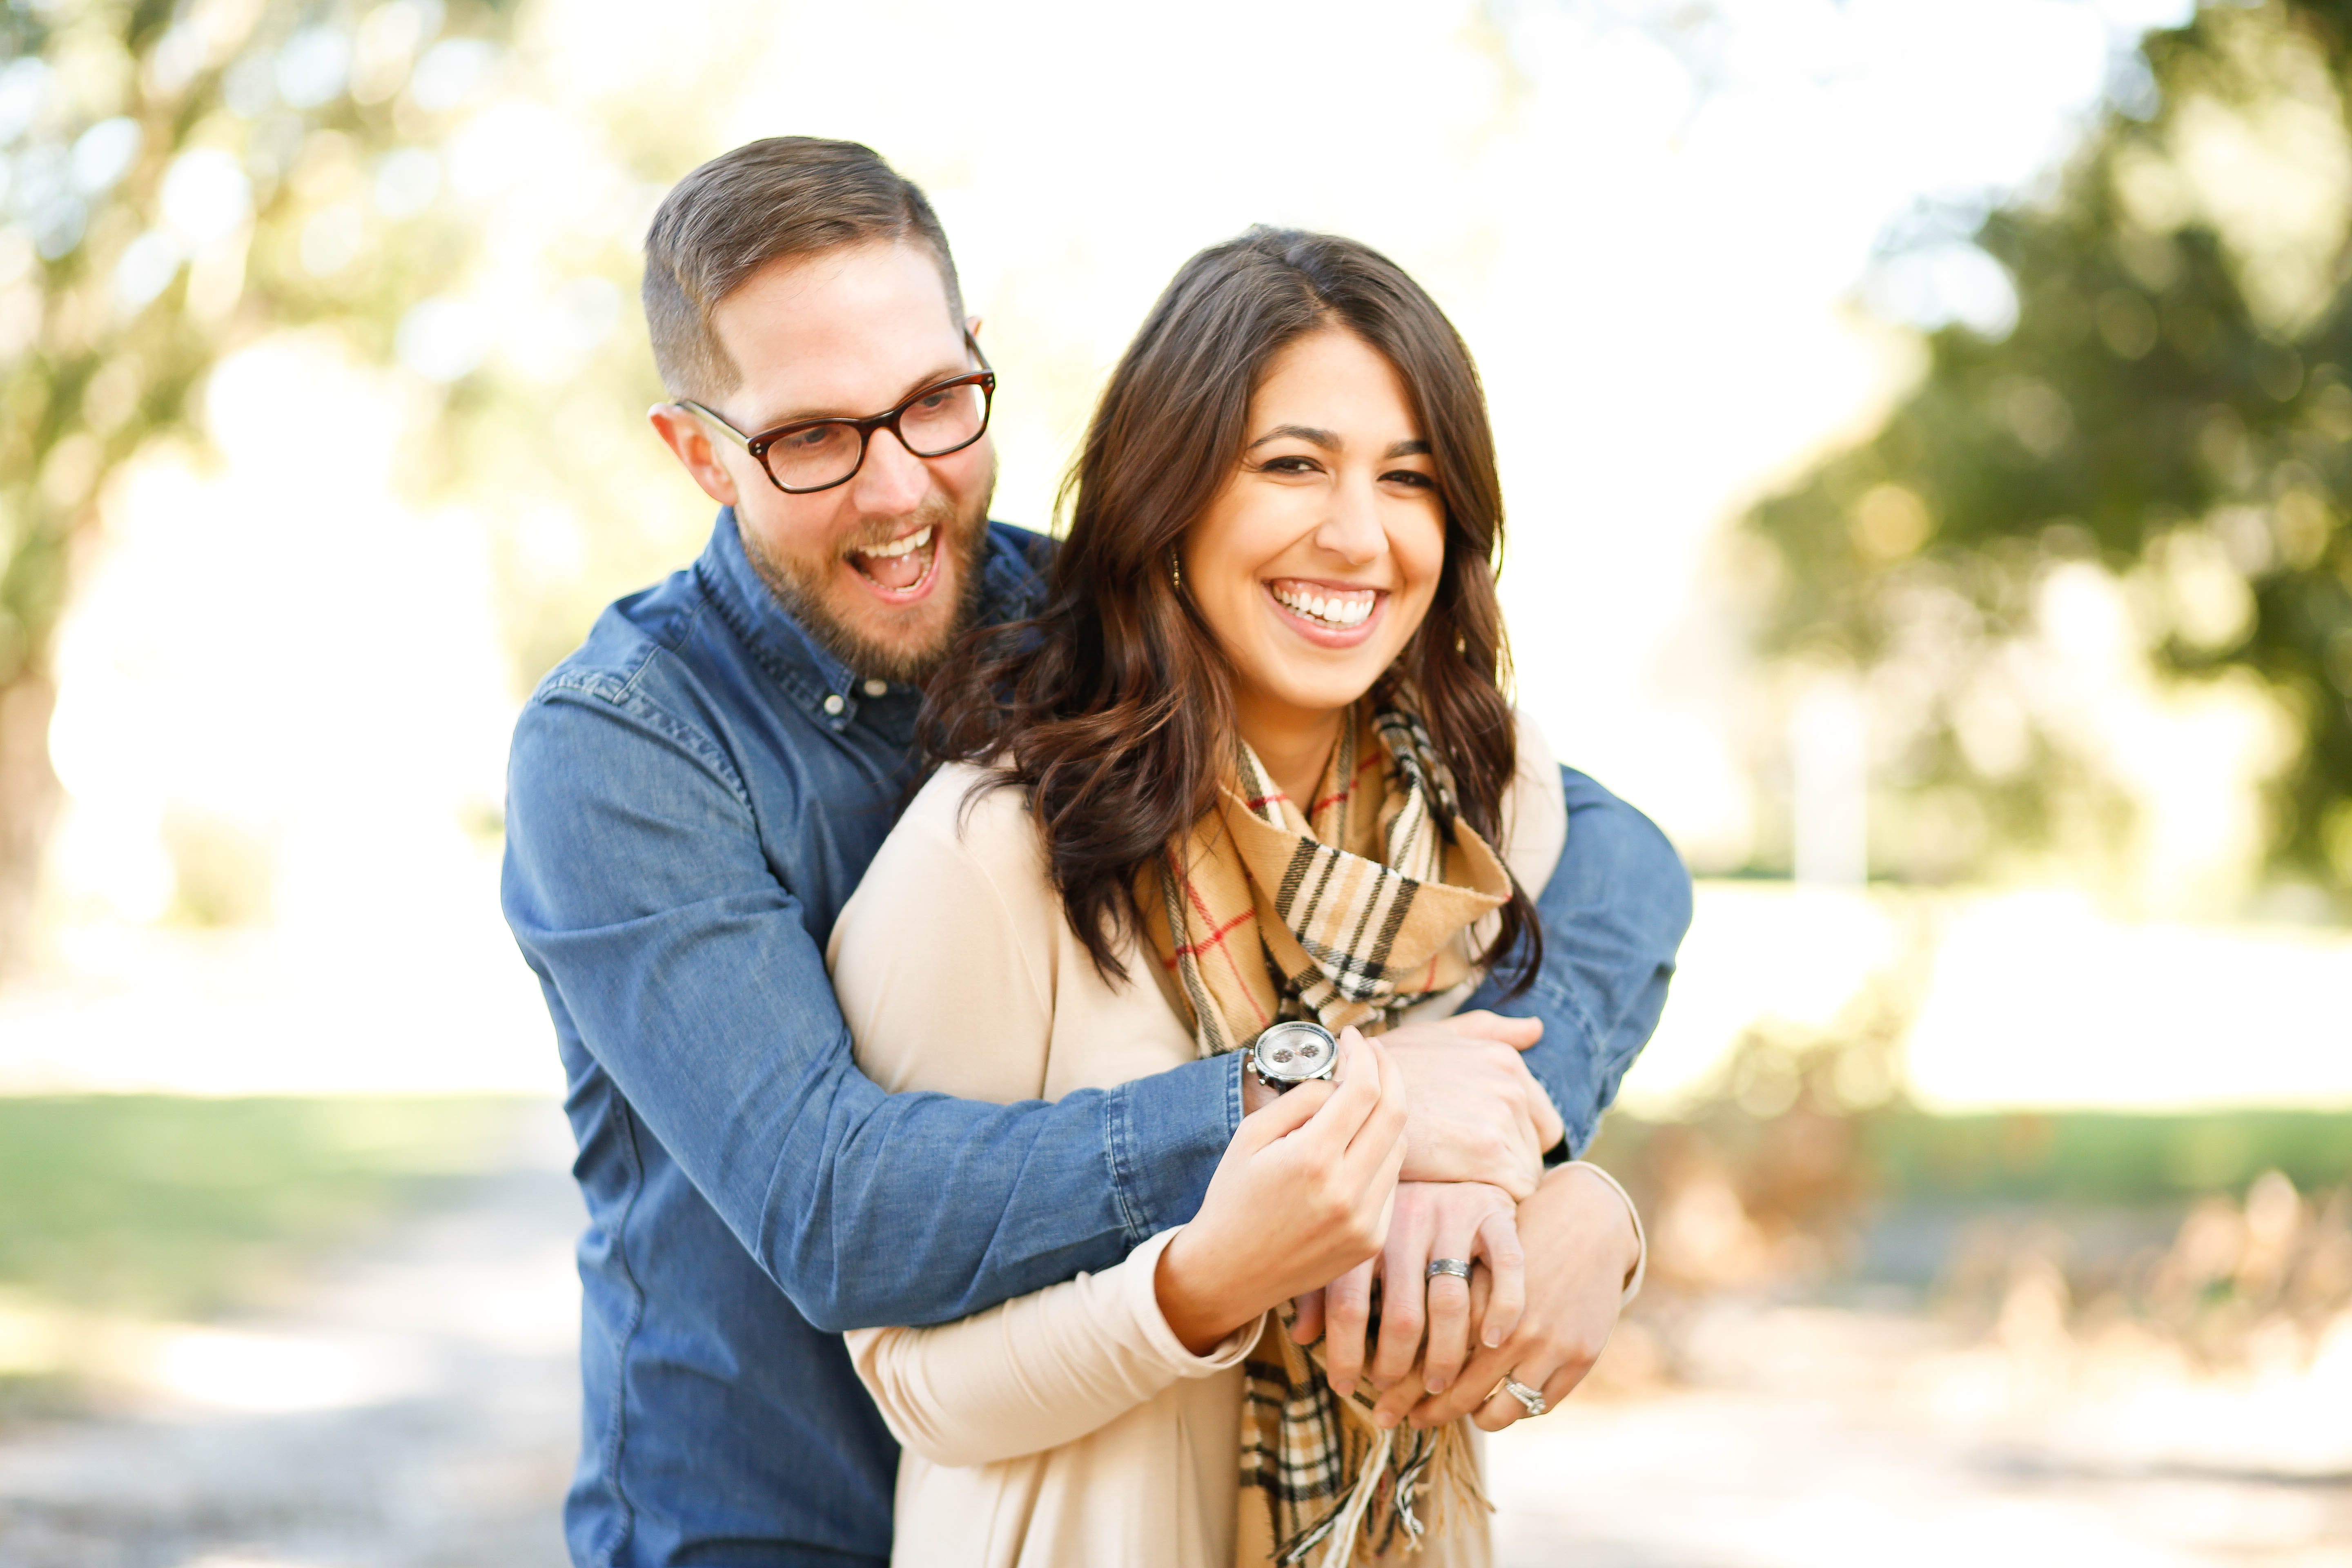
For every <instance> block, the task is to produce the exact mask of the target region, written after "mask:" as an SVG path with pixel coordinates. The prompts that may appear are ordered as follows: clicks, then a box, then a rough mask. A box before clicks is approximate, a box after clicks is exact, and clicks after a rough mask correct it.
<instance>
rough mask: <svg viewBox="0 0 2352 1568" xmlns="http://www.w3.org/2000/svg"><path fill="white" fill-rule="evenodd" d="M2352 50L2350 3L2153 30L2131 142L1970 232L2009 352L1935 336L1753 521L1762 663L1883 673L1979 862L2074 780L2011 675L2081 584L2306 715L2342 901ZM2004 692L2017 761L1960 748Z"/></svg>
mask: <svg viewBox="0 0 2352 1568" xmlns="http://www.w3.org/2000/svg"><path fill="white" fill-rule="evenodd" d="M2347 40H2352V6H2347V5H2343V4H2341V3H2329V4H2311V3H2307V0H2295V3H2294V4H2287V5H2280V4H2275V3H2273V4H2270V5H2260V6H2256V7H2253V8H2245V7H2241V6H2235V5H2214V6H2210V7H2209V8H2207V9H2205V10H2203V11H2202V12H2200V14H2199V15H2198V16H2196V17H2194V18H2193V19H2192V20H2191V21H2190V22H2189V25H2187V26H2184V27H2181V28H2179V29H2177V30H2174V31H2170V32H2164V33H2158V34H2152V35H2150V36H2149V37H2148V38H2147V42H2146V44H2145V46H2144V49H2143V53H2144V57H2145V59H2146V62H2147V67H2148V68H2149V71H2150V73H2151V76H2152V79H2153V81H2154V83H2155V87H2156V89H2157V96H2156V100H2155V102H2154V104H2153V106H2152V107H2150V108H2148V109H2147V113H2146V114H2145V117H2135V115H2134V114H2132V113H2129V112H2126V111H2125V110H2124V109H2122V108H2113V109H2110V110H2106V111H2105V114H2104V116H2103V118H2102V119H2101V120H2100V121H2099V122H2098V124H2097V126H2096V128H2095V131H2094V132H2093V133H2092V134H2091V136H2090V138H2089V140H2088V142H2087V143H2086V144H2085V146H2084V148H2083V149H2082V150H2081V152H2080V153H2079V154H2078V156H2077V157H2076V158H2075V159H2074V161H2073V162H2072V163H2071V164H2070V165H2069V167H2068V168H2067V170H2066V171H2065V173H2064V174H2063V179H2062V181H2061V183H2060V184H2059V186H2058V188H2057V189H2056V191H2055V193H2054V194H2053V195H2050V196H2047V197H2041V198H2036V199H2032V200H2027V201H2021V202H2019V203H2017V204H2015V205H2011V206H2008V207H2005V208H2003V209H2000V210H1998V211H1995V212H1994V213H1992V214H1991V215H1990V216H1989V217H1987V218H1986V219H1985V220H1984V221H1983V223H1982V225H1981V226H1980V227H1979V228H1978V229H1977V231H1976V234H1975V239H1976V242H1977V244H1978V245H1979V246H1980V247H1982V248H1983V250H1984V251H1986V252H1987V253H1989V254H1990V256H1992V257H1993V258H1995V259H1997V260H1998V261H1999V262H2000V264H2001V265H2002V266H2003V267H2004V268H2006V270H2007V271H2008V273H2009V276H2010V278H2011V280H2012V282H2013V284H2014V287H2015V291H2016V296H2017V304H2018V309H2017V316H2016V324H2015V327H2014V329H2013V330H2012V331H2010V332H2009V333H2008V335H2007V336H2006V337H2004V338H2001V339H2000V340H1999V341H1988V340H1987V339H1985V338H1983V337H1980V336H1979V335H1977V334H1976V333H1975V332H1973V331H1970V330H1969V329H1968V328H1965V327H1960V326H1948V327H1946V328H1943V329H1941V330H1939V331H1937V332H1935V333H1934V334H1933V335H1932V337H1931V338H1930V339H1929V341H1928V343H1927V370H1926V374H1925V376H1924V378H1923V380H1922V381H1921V383H1920V384H1918V386H1917V387H1916V390H1915V391H1914V392H1912V393H1911V395H1909V396H1908V397H1907V399H1906V401H1904V402H1903V403H1902V404H1901V405H1900V406H1899V407H1897V408H1896V409H1895V411H1894V413H1893V414H1892V416H1890V417H1889V418H1888V419H1887V421H1886V422H1885V426H1884V427H1883V428H1882V429H1881V430H1880V431H1879V432H1878V433H1877V434H1876V435H1875V436H1874V437H1872V438H1871V439H1870V440H1868V441H1866V442H1864V444H1862V445H1861V446H1859V447H1855V448H1853V449H1852V450H1849V451H1846V452H1844V453H1843V454H1840V455H1837V456H1835V457H1833V458H1830V459H1829V460H1827V461H1825V462H1824V463H1822V465H1821V466H1820V467H1819V468H1816V469H1815V470H1814V471H1813V472H1812V473H1811V474H1810V475H1809V476H1807V477H1806V478H1805V479H1803V480H1801V482H1800V483H1799V484H1798V485H1796V486H1795V487H1794V488H1793V489H1790V490H1789V491H1788V492H1786V493H1784V494H1782V495H1780V496H1778V497H1776V498H1774V499H1772V500H1768V501H1767V502H1765V503H1764V504H1762V505H1761V506H1759V507H1758V508H1757V509H1756V510H1755V511H1754V512H1753V513H1752V514H1751V515H1750V517H1749V519H1748V525H1749V527H1750V528H1751V529H1752V530H1753V531H1756V532H1757V533H1759V534H1760V535H1761V536H1762V537H1763V538H1764V539H1766V540H1769V542H1771V543H1772V544H1773V545H1774V546H1776V547H1777V549H1778V551H1779V553H1780V557H1781V560H1782V563H1783V565H1784V567H1785V570H1784V571H1782V572H1781V573H1780V574H1779V579H1780V587H1779V592H1778V603H1777V605H1776V608H1775V615H1774V618H1773V620H1772V623H1771V626H1770V630H1769V642H1770V645H1771V647H1773V648H1775V649H1776V650H1778V651H1779V652H1780V653H1783V654H1799V655H1814V656H1818V655H1819V654H1821V653H1823V652H1828V653H1831V654H1832V656H1834V657H1841V658H1849V659H1852V660H1853V661H1855V662H1858V663H1860V664H1863V665H1864V666H1866V667H1875V668H1880V669H1882V670H1886V671H1891V672H1893V673H1894V674H1895V676H1896V677H1897V679H1894V680H1893V681H1891V682H1885V683H1882V689H1885V690H1891V691H1895V692H1898V693H1900V694H1901V697H1900V703H1899V705H1900V706H1902V707H1903V708H1904V709H1905V711H1904V712H1903V713H1901V714H1900V715H1898V716H1897V720H1898V722H1899V723H1901V724H1903V725H1905V726H1906V727H1908V728H1909V730H1910V741H1909V743H1908V745H1907V749H1906V753H1905V755H1904V756H1903V757H1902V758H1901V760H1900V761H1899V762H1898V763H1897V764H1896V765H1895V768H1894V769H1893V771H1892V776H1891V777H1890V778H1889V779H1888V780H1887V781H1886V782H1887V783H1889V784H1892V786H1893V787H1894V789H1895V792H1897V793H1898V794H1902V793H1907V794H1908V795H1909V796H1910V798H1911V800H1912V803H1913V804H1914V805H1915V806H1916V805H1917V803H1918V802H1920V801H1922V800H1929V799H1931V798H1932V797H1936V796H1937V795H1938V794H1939V792H1940V793H1941V794H1942V795H1945V796H1947V797H1948V795H1949V794H1950V792H1951V790H1952V789H1953V788H1954V787H1955V786H1958V788H1960V789H1962V790H1964V791H1966V792H1968V793H1969V795H1972V796H1973V798H1974V800H1975V802H1976V803H1977V809H1978V810H1979V812H1980V813H1981V815H1982V816H1984V817H1985V818H1986V819H1987V820H1989V821H1990V823H1991V824H1992V826H1993V827H1994V829H1995V831H1994V833H1993V834H1992V835H1991V836H1990V837H1991V838H1992V839H1993V840H1995V841H2000V840H2006V841H2009V842H2012V843H2013V842H2017V841H2020V840H2031V839H2032V838H2034V837H2037V836H2039V835H2042V834H2044V833H2046V831H2047V828H2048V819H2047V813H2048V809H2049V805H2050V801H2051V792H2052V789H2053V786H2054V785H2058V784H2063V783H2064V782H2066V776H2067V773H2068V770H2069V769H2070V768H2074V767H2076V766H2077V765H2078V764H2079V763H2080V760H2081V759H2080V756H2079V753H2078V752H2077V751H2076V749H2075V748H2074V746H2072V745H2071V744H2070V737H2068V736H2067V735H2066V734H2065V733H2063V723H2060V722H2056V721H2053V715H2052V713H2051V712H2049V711H2047V710H2041V711H2037V709H2036V704H2035V701H2034V693H2033V692H2032V690H2031V689H2026V690H2019V689H2018V688H2019V687H2020V686H2021V685H2026V686H2030V684H2031V677H2030V676H2021V674H2020V673H2019V668H2020V667H2019V666H2018V665H2017V663H2016V662H2015V661H2014V660H2013V659H2011V658H2010V657H2009V656H2010V654H2011V651H2012V650H2013V649H2014V648H2015V647H2016V645H2017V644H2018V643H2019V641H2020V639H2021V638H2022V637H2025V635H2026V634H2027V633H2028V632H2029V631H2030V630H2031V629H2032V622H2033V608H2034V595H2035V592H2036V589H2037V586H2038V584H2041V583H2042V582H2043V581H2044V580H2045V579H2046V576H2047V574H2048V573H2049V572H2050V571H2051V569H2052V568H2053V567H2055V566H2058V565H2060V564H2062V563H2067V562H2071V561H2095V562H2097V563H2101V564H2102V565H2104V567H2105V569H2106V570H2108V571H2110V572H2112V573H2114V574H2116V575H2117V576H2118V577H2121V578H2123V579H2124V580H2125V584H2126V589H2127V594H2128V598H2129V602H2130V604H2131V605H2132V607H2133V609H2134V611H2135V613H2136V617H2137V625H2138V629H2139V631H2140V633H2141V636H2142V637H2143V638H2144V640H2145V643H2146V645H2147V647H2148V649H2149V651H2150V652H2151V653H2152V654H2153V655H2154V656H2155V658H2156V660H2157V663H2158V668H2162V669H2164V670H2166V671H2168V673H2169V674H2170V675H2171V676H2172V677H2174V678H2176V679H2213V678H2221V677H2227V678H2231V679H2245V678H2246V677H2248V676H2252V677H2253V678H2257V679H2258V680H2259V682H2260V685H2261V687H2262V689H2263V690H2264V691H2266V692H2267V693H2268V695H2269V696H2270V697H2271V698H2272V699H2273V700H2274V701H2275V703H2276V704H2277V706H2278V707H2279V708H2280V710H2282V711H2283V712H2284V714H2286V715H2287V716H2288V718H2289V720H2290V721H2291V724H2292V726H2293V727H2294V729H2295V730H2297V731H2299V734H2300V739H2301V750H2300V753H2299V755H2297V756H2296V757H2295V758H2294V760H2293V761H2292V762H2291V763H2288V764H2287V765H2286V766H2285V767H2284V771H2283V772H2281V773H2279V775H2278V776H2277V780H2276V786H2275V798H2274V800H2273V803H2272V805H2273V810H2272V813H2271V818H2272V824H2273V832H2274V845H2273V847H2274V851H2275V854H2276V855H2277V857H2278V858H2280V860H2281V861H2282V862H2283V863H2284V865H2286V866H2287V867H2289V868H2293V869H2294V872H2295V873H2296V874H2299V875H2305V876H2311V877H2315V878H2316V879H2319V880H2321V881H2323V882H2326V883H2332V885H2333V886H2335V887H2336V889H2339V890H2344V889H2352V531H2347V528H2346V527H2345V515H2346V510H2347V505H2348V504H2352V501H2348V500H2347V497H2348V496H2352V452H2348V451H2347V444H2346V443H2347V438H2352V289H2347V287H2346V285H2345V279H2346V276H2347V257H2352V251H2347V245H2346V237H2347V225H2346V222H2345V215H2346V209H2347V204H2352V151H2348V150H2352V131H2347V122H2346V103H2347V64H2348V63H2352V57H2347ZM1989 689H2002V696H2003V700H2006V701H2009V702H2010V703H2011V704H2012V705H2013V709H2014V710H2021V711H2022V712H2023V713H2025V714H2026V715H2028V716H2029V719H2030V722H2029V724H2028V726H2027V727H2026V728H2025V729H2024V730H2023V731H2021V733H2020V734H2019V736H2018V738H2017V739H2016V740H2015V741H2014V742H2011V743H2008V744H1992V745H1988V744H1986V743H1983V740H1982V734H1981V726H1979V733H1978V734H1977V735H1975V736H1972V735H1971V734H1970V733H1969V723H1968V714H1969V708H1970V705H1971V703H1979V704H1980V702H1981V700H1982V698H1983V697H1984V695H1985V694H1986V692H1987V691H1988V690H1989ZM1979 710H1980V709H1979ZM1899 814H1900V808H1899V807H1898V815H1899ZM1981 868H1982V866H1981V860H1980V858H1979V862H1978V863H1977V864H1974V865H1960V866H1958V867H1956V868H1954V869H1958V870H1962V871H1966V870H1971V869H1981Z"/></svg>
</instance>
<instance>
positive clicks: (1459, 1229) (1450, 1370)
mask: <svg viewBox="0 0 2352 1568" xmlns="http://www.w3.org/2000/svg"><path fill="white" fill-rule="evenodd" d="M1435 1242H1436V1245H1435V1246H1434V1247H1433V1248H1432V1249H1431V1256H1432V1257H1433V1258H1449V1259H1453V1260H1454V1261H1457V1262H1463V1263H1467V1262H1469V1261H1470V1260H1471V1259H1472V1258H1475V1257H1476V1256H1477V1255H1478V1254H1479V1252H1480V1250H1481V1247H1480V1242H1479V1232H1478V1229H1477V1227H1475V1226H1472V1225H1470V1224H1468V1223H1465V1220H1464V1219H1463V1218H1460V1217H1457V1216H1455V1215H1447V1216H1446V1218H1445V1221H1444V1223H1441V1224H1440V1225H1439V1226H1438V1230H1437V1235H1436V1237H1435ZM1469 1352H1470V1281H1469V1280H1468V1279H1466V1278H1457V1277H1456V1276H1454V1275H1452V1274H1433V1275H1431V1276H1430V1277H1429V1351H1428V1353H1427V1354H1426V1355H1424V1356H1423V1358H1422V1373H1423V1392H1424V1393H1428V1394H1443V1393H1444V1392H1445V1391H1446V1389H1447V1388H1449V1387H1451V1386H1452V1385H1453V1383H1454V1376H1455V1375H1456V1374H1457V1373H1460V1372H1461V1370H1462V1362H1463V1358H1464V1357H1465V1356H1466V1355H1468V1354H1469Z"/></svg>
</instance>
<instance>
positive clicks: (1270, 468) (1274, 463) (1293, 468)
mask: <svg viewBox="0 0 2352 1568" xmlns="http://www.w3.org/2000/svg"><path fill="white" fill-rule="evenodd" d="M1259 471H1260V472H1262V473H1268V474H1311V473H1313V472H1315V471H1316V469H1315V459H1314V458H1267V459H1266V460H1265V463H1263V464H1261V465H1260V468H1259Z"/></svg>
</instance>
